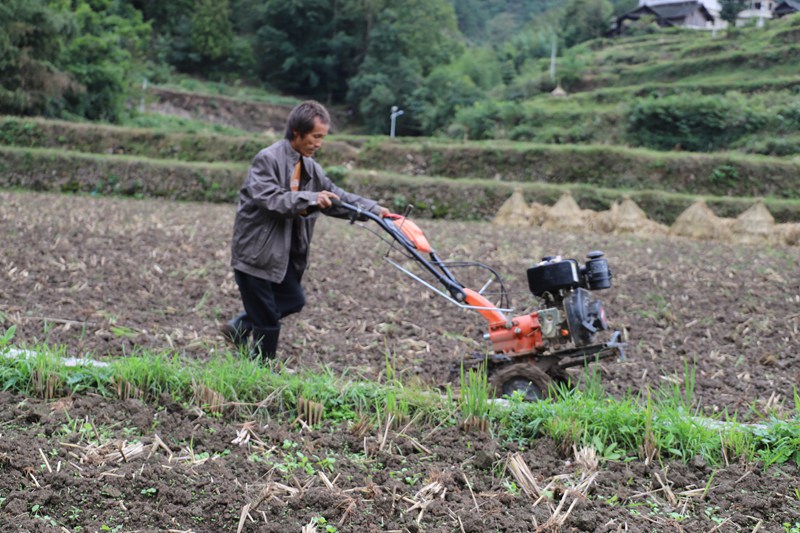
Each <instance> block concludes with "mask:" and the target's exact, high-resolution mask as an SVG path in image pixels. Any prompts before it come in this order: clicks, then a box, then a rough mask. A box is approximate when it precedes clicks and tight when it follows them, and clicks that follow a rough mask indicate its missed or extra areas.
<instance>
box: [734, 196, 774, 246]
mask: <svg viewBox="0 0 800 533" xmlns="http://www.w3.org/2000/svg"><path fill="white" fill-rule="evenodd" d="M774 233H775V218H774V217H773V216H772V214H771V213H770V212H769V210H768V209H767V207H766V206H765V205H764V202H763V201H761V200H758V201H756V203H755V204H753V205H752V206H751V207H750V208H749V209H747V210H746V211H745V212H743V213H742V214H741V215H739V216H738V217H736V219H735V220H734V221H733V224H732V225H731V238H732V239H733V240H734V241H735V242H743V243H770V242H775V241H776V240H777V239H776V236H775V235H774Z"/></svg>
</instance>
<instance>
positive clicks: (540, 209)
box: [528, 202, 550, 226]
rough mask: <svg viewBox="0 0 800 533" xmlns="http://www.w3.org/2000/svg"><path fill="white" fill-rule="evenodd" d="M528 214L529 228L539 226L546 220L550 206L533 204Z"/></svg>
mask: <svg viewBox="0 0 800 533" xmlns="http://www.w3.org/2000/svg"><path fill="white" fill-rule="evenodd" d="M528 212H529V213H530V215H531V219H530V223H531V226H541V225H542V224H544V221H545V220H546V219H547V214H548V213H549V212H550V206H549V205H544V204H540V203H538V202H533V203H532V204H531V206H530V208H529V210H528Z"/></svg>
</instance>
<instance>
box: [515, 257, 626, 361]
mask: <svg viewBox="0 0 800 533" xmlns="http://www.w3.org/2000/svg"><path fill="white" fill-rule="evenodd" d="M527 275H528V288H529V289H530V291H531V292H532V293H533V295H534V296H536V297H538V298H541V299H542V300H544V304H545V308H544V309H540V310H539V311H538V317H539V328H540V329H541V332H542V337H543V339H546V340H548V341H549V342H550V344H551V345H553V344H555V345H559V344H565V343H567V342H569V341H572V342H573V343H574V345H575V346H576V347H580V346H586V345H589V344H592V343H594V342H595V339H596V335H597V333H598V332H600V331H604V330H607V329H608V322H607V321H606V316H605V310H604V309H603V304H602V303H601V302H600V300H598V299H595V298H593V297H592V293H591V291H599V290H603V289H608V288H609V287H611V277H612V274H611V271H610V270H609V268H608V261H607V260H606V258H605V257H604V254H603V252H600V251H593V252H590V253H589V254H587V260H586V262H585V264H584V265H583V266H581V265H580V264H579V263H578V261H577V260H575V259H562V258H561V257H558V256H547V257H544V258H542V261H541V262H540V263H539V264H537V265H536V266H534V267H531V268H529V269H528V271H527Z"/></svg>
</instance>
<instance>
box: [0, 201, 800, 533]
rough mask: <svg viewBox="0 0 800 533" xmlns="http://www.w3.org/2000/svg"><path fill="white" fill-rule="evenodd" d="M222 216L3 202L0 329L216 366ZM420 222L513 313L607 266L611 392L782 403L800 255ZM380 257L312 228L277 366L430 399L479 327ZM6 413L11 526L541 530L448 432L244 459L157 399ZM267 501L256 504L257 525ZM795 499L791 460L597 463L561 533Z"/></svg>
mask: <svg viewBox="0 0 800 533" xmlns="http://www.w3.org/2000/svg"><path fill="white" fill-rule="evenodd" d="M233 214H234V207H233V206H231V205H207V204H175V203H168V202H160V201H150V200H148V201H137V200H129V199H108V198H92V197H70V196H60V195H45V194H36V193H16V192H14V193H11V192H0V234H1V235H2V236H3V248H2V249H3V253H2V254H1V255H0V312H1V313H2V319H1V320H0V326H2V329H0V331H2V330H3V329H5V328H6V327H8V326H10V325H12V324H15V325H16V326H17V332H16V336H15V342H16V344H17V345H19V346H25V345H33V344H36V343H40V342H46V343H48V344H53V345H64V346H65V347H66V352H67V353H69V354H70V355H80V356H84V355H87V354H88V355H92V356H94V357H96V358H100V359H102V358H105V357H108V356H113V357H117V356H125V355H126V354H130V353H135V351H136V350H141V349H145V350H151V351H158V352H160V351H164V350H171V351H179V352H185V353H187V354H188V355H189V356H191V357H195V358H198V359H203V358H208V357H210V356H211V355H212V354H213V353H215V352H218V351H222V350H227V349H228V348H227V346H226V345H225V343H224V342H223V339H222V338H221V337H219V336H218V335H217V328H218V326H219V324H221V323H222V322H223V321H225V320H227V318H229V317H230V316H232V315H233V314H234V313H236V312H237V311H238V309H239V305H240V304H239V299H238V294H237V289H236V286H235V283H234V281H233V277H232V274H231V272H230V269H229V267H228V257H229V254H228V247H229V238H230V233H231V224H232V220H233ZM417 222H418V223H419V225H420V226H421V227H422V228H423V229H424V230H425V231H426V234H427V236H428V238H429V239H430V241H431V242H432V244H433V245H434V247H435V248H436V249H437V250H438V251H439V253H440V255H441V256H442V257H443V258H444V259H454V260H455V259H458V260H461V259H464V260H466V259H474V260H479V261H482V262H484V263H488V264H490V265H491V266H493V267H495V268H496V269H497V270H498V271H499V272H500V273H502V274H503V277H504V280H505V282H506V285H507V287H508V289H509V291H511V293H512V296H513V303H514V305H515V306H516V307H517V308H518V309H520V310H522V309H524V308H526V307H527V306H530V305H532V304H533V300H532V298H531V297H530V295H529V294H528V293H527V287H526V281H525V270H526V269H527V268H528V267H530V266H531V265H532V264H533V263H534V262H535V261H538V260H539V258H540V257H541V256H543V255H548V254H561V255H565V256H570V257H576V258H579V259H581V260H582V259H583V257H584V256H585V253H586V252H588V251H590V250H596V249H600V250H603V251H604V252H605V253H606V255H607V257H608V259H609V262H610V264H611V268H612V270H613V273H614V279H613V281H614V286H613V287H612V288H611V289H609V290H607V291H604V292H602V293H600V296H601V298H602V299H603V301H604V303H605V306H606V311H607V314H608V316H609V320H610V321H611V323H612V326H614V327H616V328H618V329H625V330H626V331H627V335H628V342H629V345H628V357H627V359H626V360H625V361H614V362H605V363H602V364H601V365H600V368H601V370H602V372H601V374H602V381H603V384H604V386H605V387H606V388H607V390H608V391H609V392H610V393H611V394H613V395H616V396H622V395H623V394H625V393H626V392H628V391H631V392H637V391H640V390H643V388H644V387H650V388H654V389H655V388H658V387H660V386H663V385H665V384H669V383H674V382H677V383H683V380H684V375H685V365H686V363H687V362H688V363H690V364H693V365H694V366H695V368H696V388H695V397H696V399H697V402H698V405H699V411H706V412H716V411H721V410H727V411H728V412H730V413H733V412H736V413H738V418H739V420H747V421H753V422H756V421H759V420H760V419H761V418H762V417H763V416H764V413H766V412H774V413H777V414H778V415H780V416H786V413H787V412H788V411H789V410H791V409H792V408H793V407H794V404H793V398H792V394H793V387H795V386H796V385H797V383H798V381H799V378H800V365H799V364H798V363H800V350H798V348H797V347H798V346H799V345H800V334H799V333H798V331H799V330H798V328H800V312H798V311H799V310H800V276H798V274H800V248H798V247H793V248H775V247H771V248H768V247H757V246H742V245H736V246H734V245H730V244H721V243H714V242H703V241H693V240H667V239H663V238H662V239H643V238H629V237H628V238H626V237H616V236H609V235H592V234H581V235H571V234H558V233H546V232H545V233H543V232H541V231H539V230H535V229H530V230H520V229H515V228H501V227H497V226H493V225H490V224H487V223H464V222H448V221H431V220H418V221H417ZM385 251H386V245H385V244H382V243H381V242H380V241H379V240H377V239H376V238H375V236H373V235H372V234H370V233H369V232H367V231H365V230H364V229H363V228H359V227H356V226H350V225H348V224H347V223H346V222H343V221H339V220H332V219H323V220H322V221H321V222H320V224H318V226H317V232H316V234H315V238H314V244H313V249H312V266H311V268H310V269H309V271H308V272H307V274H306V279H305V288H306V296H307V300H308V305H307V307H306V309H305V310H304V311H303V312H302V313H301V314H300V315H298V316H295V317H292V318H290V319H288V320H286V323H285V327H284V333H283V338H282V348H283V350H284V353H283V356H284V357H285V358H287V359H288V361H289V366H290V367H307V366H317V365H323V366H328V367H330V368H332V369H333V370H334V371H336V372H343V371H347V372H349V373H351V374H363V375H365V376H367V377H371V378H375V377H378V376H379V375H380V374H381V373H382V372H384V370H385V368H386V360H387V354H388V355H389V358H390V359H391V360H392V361H393V366H394V368H395V369H396V370H397V371H398V372H399V373H400V374H401V376H402V377H403V379H404V380H406V381H408V382H411V381H414V380H418V381H421V382H424V383H429V384H434V385H436V384H441V383H443V382H445V381H446V380H447V378H448V373H449V369H450V366H451V364H452V363H453V362H454V361H456V360H457V358H458V357H460V356H461V355H464V354H467V353H472V352H476V351H479V350H481V349H482V346H483V341H482V340H481V335H482V333H483V327H484V323H483V319H482V318H481V317H480V316H479V315H477V314H476V313H474V312H470V311H463V310H460V309H457V308H455V307H453V306H452V305H451V304H449V303H447V302H445V301H444V300H442V299H441V298H439V297H437V296H435V295H432V294H430V293H429V292H426V290H425V289H423V288H422V287H420V286H419V285H416V284H414V282H413V281H412V280H411V279H409V278H407V277H404V276H403V275H402V274H401V273H399V272H398V271H397V270H395V269H394V268H392V267H391V266H390V265H388V264H387V263H386V262H385V261H383V260H382V255H383V254H384V253H385ZM465 276H467V277H472V273H470V272H465ZM483 281H485V279H477V276H476V282H475V285H472V286H474V287H475V288H476V289H477V288H480V285H481V284H482V283H483ZM575 377H576V379H577V380H578V381H580V379H581V377H580V375H579V373H576V374H575ZM0 410H2V415H1V416H2V420H3V421H5V422H4V423H3V424H2V426H0V433H1V434H2V436H3V439H0V465H2V466H0V501H2V507H1V508H0V525H2V528H1V529H2V530H3V531H12V530H13V531H63V530H67V531H92V532H94V531H126V532H127V531H165V530H175V531H189V530H191V531H197V532H200V531H203V532H205V531H236V530H237V526H238V524H239V520H240V515H241V512H242V509H243V507H245V505H246V504H248V503H251V504H253V507H252V510H251V512H250V515H249V516H250V517H251V518H246V519H245V522H244V531H300V529H301V527H302V526H303V525H305V524H308V523H309V521H310V520H311V519H312V518H314V517H325V518H326V519H327V526H328V530H329V531H333V530H335V529H337V528H338V530H339V531H391V530H396V531H403V530H409V531H417V530H424V531H462V530H463V531H531V530H535V529H536V525H537V524H538V526H542V525H544V524H545V523H546V522H547V520H548V518H549V517H551V516H552V515H553V508H552V507H551V506H549V504H548V503H547V502H545V503H541V502H540V503H539V504H538V505H535V506H534V505H533V504H532V503H531V500H530V499H529V498H527V497H526V496H525V495H524V494H520V495H514V494H513V492H514V491H513V490H512V491H511V494H510V493H509V490H508V488H507V487H506V486H504V484H503V482H504V480H507V479H508V476H507V474H506V475H501V474H500V473H499V471H500V470H502V468H500V469H498V468H497V465H498V464H502V462H503V461H502V459H503V458H505V457H507V455H508V453H511V452H514V451H516V450H514V449H513V447H512V448H509V447H508V446H505V445H503V446H501V445H500V443H497V442H494V441H492V440H491V439H490V438H489V437H480V436H475V435H474V434H467V435H465V434H463V433H462V432H461V431H460V430H457V429H446V430H445V429H434V428H424V429H421V430H419V431H418V432H416V433H412V434H411V435H405V436H404V435H400V434H397V435H394V436H393V438H392V445H391V446H387V447H385V448H384V449H381V450H378V449H377V446H376V436H375V435H374V434H370V435H363V434H361V433H359V431H358V428H350V429H348V430H346V431H343V430H342V428H341V427H339V426H333V425H327V424H323V427H321V428H320V429H315V430H307V429H303V430H301V429H298V428H297V426H289V425H284V424H280V423H277V422H275V421H264V420H258V421H253V425H252V426H248V427H250V428H251V430H252V432H251V433H249V435H250V436H251V440H250V442H249V443H248V444H246V445H242V446H239V445H238V444H237V443H234V442H233V441H234V440H235V439H236V438H237V432H238V431H239V430H241V429H242V422H243V421H226V420H224V419H219V418H214V417H208V416H202V413H199V412H196V411H194V410H189V409H186V408H185V407H183V406H180V405H177V404H174V403H169V402H167V404H166V405H165V406H160V407H154V406H147V405H144V404H141V403H138V402H136V401H133V400H129V401H127V402H121V401H112V400H108V399H104V398H99V397H95V396H80V397H74V398H69V399H63V400H62V401H60V402H57V403H53V402H43V401H39V400H34V399H29V398H22V397H18V396H14V395H12V394H10V393H4V396H3V401H2V403H0ZM156 435H158V436H159V438H160V439H161V441H162V442H163V446H162V445H161V444H159V442H158V440H157V439H156V437H155V436H156ZM134 438H135V439H136V440H139V441H141V442H143V443H145V444H146V445H147V449H146V450H145V452H144V453H142V454H141V455H139V456H136V457H134V458H129V460H127V461H126V460H123V459H120V461H119V462H117V461H116V460H115V457H116V458H119V457H120V456H119V454H118V455H117V456H114V455H113V452H119V450H118V449H116V448H114V447H113V446H111V445H110V444H108V443H113V442H121V441H132V440H134ZM102 443H106V444H108V445H107V446H103V445H102ZM154 443H155V444H154ZM365 451H366V453H365ZM123 452H124V450H123ZM298 452H302V455H301V454H299V453H298ZM123 455H124V453H123ZM276 456H280V457H281V458H282V459H283V460H284V463H283V464H289V463H288V462H287V461H288V459H286V458H287V457H290V458H294V459H295V460H296V461H295V463H293V464H296V463H297V462H298V461H297V459H298V458H299V457H305V458H306V459H308V461H310V463H309V462H306V463H304V464H303V463H302V462H300V463H301V465H300V467H298V468H296V469H295V470H292V469H289V470H290V471H289V472H288V473H287V472H284V471H281V470H280V469H275V468H274V462H270V461H267V460H265V459H264V457H276ZM45 457H46V458H48V460H47V461H45V460H44V459H45ZM326 457H329V458H332V459H335V461H333V462H331V461H326V460H325V458H326ZM523 457H524V459H525V461H526V462H527V464H528V465H529V466H530V467H531V470H532V471H533V474H534V476H535V477H536V479H537V480H538V481H539V482H540V483H541V484H542V486H544V485H545V484H547V483H548V482H549V481H552V480H555V481H554V482H555V483H556V484H557V485H558V487H557V488H556V489H555V491H556V493H557V494H560V493H562V492H564V488H563V487H564V486H566V485H569V481H570V480H573V479H575V478H576V477H579V474H580V468H579V465H580V461H576V460H575V457H573V455H572V451H571V450H559V449H558V447H557V446H556V445H555V444H554V443H552V442H549V441H547V440H546V439H539V440H537V441H536V445H535V446H534V447H533V448H528V449H525V450H523ZM309 458H310V459H309ZM331 464H335V467H334V468H329V467H330V465H331ZM306 467H309V468H306ZM326 469H327V470H326ZM319 472H325V473H327V474H328V475H329V476H330V481H331V482H333V480H334V478H336V481H335V483H333V484H332V485H331V486H328V484H327V483H326V482H325V480H323V479H322V476H320V475H319ZM336 476H338V478H337V477H336ZM554 476H565V477H563V478H554ZM433 482H438V483H439V485H433ZM559 483H560V485H559ZM707 485H708V486H709V487H710V488H709V490H708V491H707V493H705V497H704V498H700V497H697V491H696V489H704V488H705V487H706V486H707ZM664 486H666V487H667V488H664ZM264 488H269V489H270V490H269V491H267V492H268V493H269V497H268V499H267V500H266V501H265V502H262V503H260V505H258V506H256V505H255V503H257V502H256V501H255V499H256V496H257V495H258V494H259V493H260V492H261V491H262V489H264ZM423 488H427V491H426V492H425V491H423V492H422V493H420V491H421V489H423ZM798 489H800V474H799V473H798V470H797V466H796V465H794V464H793V463H790V464H788V465H784V466H782V467H777V468H776V467H773V468H771V469H769V470H767V471H764V470H763V469H761V468H760V467H759V466H758V465H741V464H737V463H736V461H735V459H734V458H731V464H730V465H727V466H726V465H717V466H713V465H706V464H703V463H702V462H701V461H693V462H689V463H688V464H683V463H679V462H668V463H663V464H649V465H645V464H644V463H642V462H639V461H635V462H613V461H612V462H608V463H605V464H604V465H603V468H602V469H601V471H600V472H599V474H598V475H597V478H596V480H595V481H594V487H593V490H592V494H593V497H592V498H591V499H587V500H581V501H579V502H578V503H577V504H576V506H575V508H574V509H573V510H572V512H571V513H570V515H569V517H568V519H567V520H566V522H565V523H564V524H562V525H561V526H560V529H559V530H561V531H681V530H682V531H698V532H699V531H711V530H716V531H754V530H755V529H757V530H759V531H798V530H800V496H798V493H797V490H798ZM700 492H704V491H700ZM548 501H549V500H548ZM552 501H553V502H554V503H555V504H557V503H558V501H559V500H558V498H554V499H553V500H552ZM570 501H571V500H570ZM421 511H422V512H421ZM784 523H786V524H789V527H795V528H796V529H789V528H788V527H787V526H784V525H783V524H784ZM53 524H57V526H54V525H53ZM549 525H552V524H549ZM59 527H60V528H63V529H58V528H59ZM331 528H334V529H331ZM317 530H318V531H326V526H325V525H318V526H317Z"/></svg>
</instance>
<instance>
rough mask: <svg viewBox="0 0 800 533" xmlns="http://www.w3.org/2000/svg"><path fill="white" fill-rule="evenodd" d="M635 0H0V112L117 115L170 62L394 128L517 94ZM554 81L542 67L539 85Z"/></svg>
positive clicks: (430, 130)
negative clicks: (546, 64)
mask: <svg viewBox="0 0 800 533" xmlns="http://www.w3.org/2000/svg"><path fill="white" fill-rule="evenodd" d="M635 4H636V1H635V0H618V1H616V2H613V3H612V2H609V0H567V1H564V0H540V1H536V2H524V1H521V0H492V1H478V0H402V1H388V0H296V1H293V2H285V1H282V0H266V1H264V0H175V1H171V2H161V1H158V0H5V1H4V2H2V4H0V113H4V114H16V115H42V116H46V117H51V118H66V119H72V120H93V121H105V122H112V123H119V122H121V121H124V119H125V118H126V116H128V115H130V114H131V113H135V110H132V109H131V108H130V106H129V105H128V103H129V101H130V100H129V99H130V98H131V96H132V95H135V93H136V91H137V90H141V87H142V85H143V80H145V79H146V80H147V81H148V82H149V83H151V84H158V83H164V82H166V81H168V80H169V79H171V77H173V76H175V75H179V74H185V75H190V76H194V77H198V78H202V79H207V80H215V81H220V82H223V83H229V84H235V85H249V86H254V87H260V88H264V89H267V90H270V91H275V92H276V93H280V94H285V95H292V96H294V97H301V98H314V99H318V100H320V101H323V102H325V103H326V104H329V105H341V106H344V108H345V109H346V110H347V112H348V113H349V114H351V115H352V116H353V119H354V121H355V123H356V124H359V125H360V126H361V130H362V131H363V132H365V133H375V132H381V131H382V130H383V128H384V123H385V114H386V110H387V109H389V108H390V107H391V106H392V105H395V104H398V103H400V104H401V105H402V106H403V107H404V108H405V109H406V112H407V117H408V118H407V120H404V121H403V123H402V124H401V125H400V128H401V133H402V134H405V135H432V134H436V133H442V132H445V131H446V130H447V128H448V126H449V125H450V124H451V123H452V120H453V116H454V115H455V113H457V112H458V111H459V110H461V109H466V108H469V107H472V106H474V105H476V104H478V103H480V102H485V101H506V100H513V99H515V98H519V94H518V92H517V93H515V92H514V91H513V90H511V87H513V85H514V83H513V82H514V80H515V79H516V78H518V77H520V76H521V75H523V74H525V73H526V72H531V71H534V70H537V71H538V68H534V67H533V65H535V64H536V63H537V62H539V61H541V60H543V59H544V60H547V59H549V58H550V55H551V53H552V52H553V50H556V53H557V54H561V50H562V49H564V48H565V47H570V46H573V45H575V44H578V43H580V42H583V41H586V40H588V39H591V38H595V37H599V36H601V35H602V34H603V33H604V32H605V30H606V28H607V24H608V21H609V20H610V17H611V16H612V15H613V14H614V13H618V12H622V11H624V10H627V9H629V8H631V7H632V6H635ZM555 84H556V80H554V79H551V78H550V77H548V76H547V74H546V72H545V73H542V79H541V80H539V87H540V89H541V91H543V92H544V91H549V90H552V89H553V88H554V87H555Z"/></svg>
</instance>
